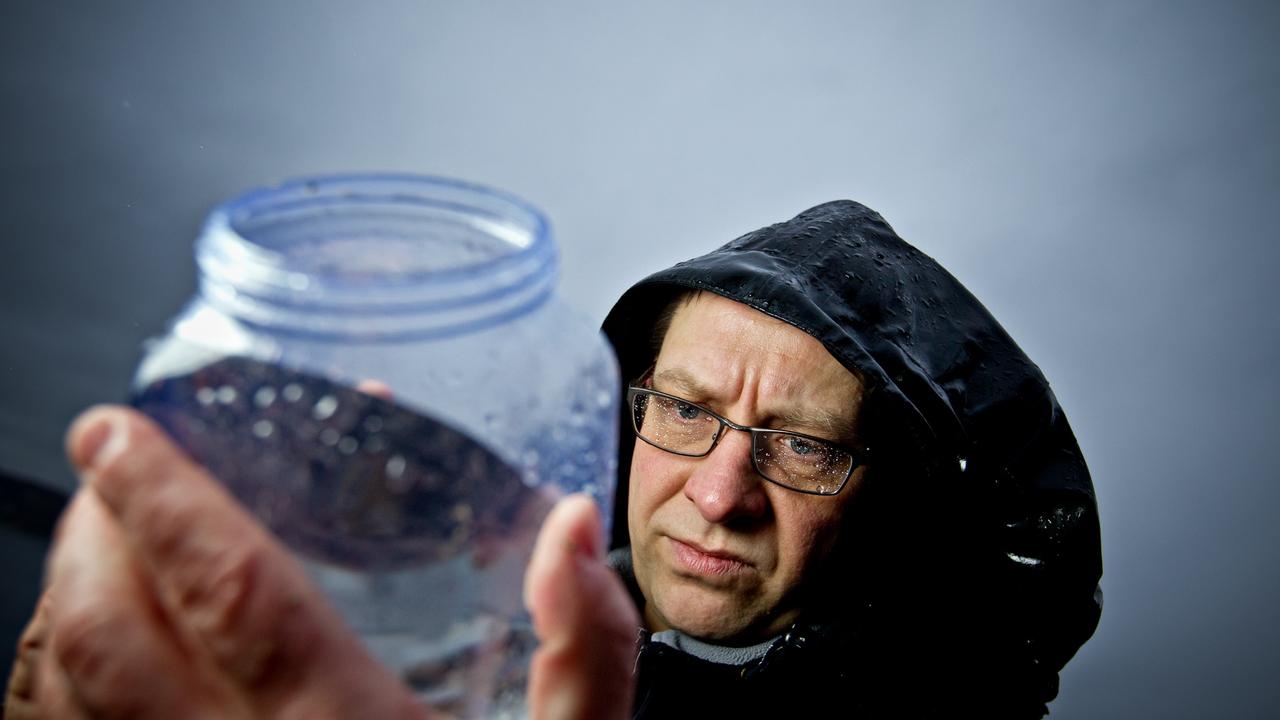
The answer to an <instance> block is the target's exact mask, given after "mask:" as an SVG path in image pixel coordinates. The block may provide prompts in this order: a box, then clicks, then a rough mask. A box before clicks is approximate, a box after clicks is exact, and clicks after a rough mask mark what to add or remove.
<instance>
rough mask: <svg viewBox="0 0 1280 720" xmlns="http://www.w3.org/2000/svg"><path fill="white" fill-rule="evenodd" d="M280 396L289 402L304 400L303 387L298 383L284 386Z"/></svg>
mask: <svg viewBox="0 0 1280 720" xmlns="http://www.w3.org/2000/svg"><path fill="white" fill-rule="evenodd" d="M280 394H281V395H282V396H283V397H284V399H285V400H287V401H289V402H298V401H299V400H301V399H302V386H301V385H299V384H298V383H289V384H288V385H285V386H284V389H283V390H281V391H280Z"/></svg>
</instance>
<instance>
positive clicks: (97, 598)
mask: <svg viewBox="0 0 1280 720" xmlns="http://www.w3.org/2000/svg"><path fill="white" fill-rule="evenodd" d="M49 578H50V582H51V583H52V585H54V586H56V587H57V592H56V594H54V595H52V596H51V600H50V602H49V603H48V607H47V610H46V613H47V615H46V622H48V623H49V629H48V631H47V637H48V641H47V644H48V647H47V650H45V651H44V652H43V653H42V656H43V657H42V662H41V669H40V679H41V692H40V695H39V705H40V707H41V708H42V709H43V710H45V711H47V712H49V713H50V716H51V717H61V716H64V715H67V714H68V713H70V714H72V715H81V714H83V715H85V716H88V717H130V718H171V717H177V716H179V715H182V716H184V717H200V716H202V715H208V714H209V711H208V705H207V704H206V702H205V701H206V700H207V699H208V698H207V694H208V692H211V691H213V690H214V686H212V685H209V684H202V683H201V682H200V681H199V680H198V679H197V673H198V668H196V667H191V666H189V665H187V664H186V663H185V662H184V657H183V653H182V652H181V651H180V649H179V647H178V646H177V644H176V643H175V642H174V638H173V637H172V636H171V635H170V633H169V632H168V630H167V629H166V627H165V621H164V618H163V616H162V615H161V614H160V613H159V612H158V608H156V607H155V606H154V605H153V604H152V603H151V602H150V600H149V592H148V590H147V589H146V588H145V586H144V585H143V584H142V583H141V582H140V580H139V577H138V571H137V568H136V567H134V565H133V562H132V560H131V558H130V556H129V551H128V548H127V546H126V544H125V541H124V538H123V536H122V535H121V534H120V528H119V527H118V526H117V525H116V523H115V521H114V520H113V519H112V518H111V517H110V515H109V513H108V512H107V511H106V508H105V507H104V506H103V505H102V502H101V501H100V500H99V499H98V498H97V496H96V495H95V494H94V493H93V491H91V490H81V491H80V492H78V493H77V494H76V496H75V498H74V499H73V501H72V503H71V505H70V507H69V508H68V510H67V513H66V516H65V517H64V519H63V521H62V523H61V525H60V529H59V540H58V543H57V545H56V546H55V548H54V551H53V553H52V556H51V559H50V563H49ZM160 677H163V678H165V682H163V683H157V682H155V679H156V678H160Z"/></svg>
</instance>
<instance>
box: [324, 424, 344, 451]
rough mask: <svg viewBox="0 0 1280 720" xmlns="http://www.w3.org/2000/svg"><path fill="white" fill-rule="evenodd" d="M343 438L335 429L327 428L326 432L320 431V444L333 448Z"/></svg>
mask: <svg viewBox="0 0 1280 720" xmlns="http://www.w3.org/2000/svg"><path fill="white" fill-rule="evenodd" d="M341 437H342V433H340V432H338V431H337V430H334V429H333V428H325V429H324V430H321V431H320V442H322V443H324V444H325V445H328V446H329V447H333V446H334V445H337V444H338V439H339V438H341Z"/></svg>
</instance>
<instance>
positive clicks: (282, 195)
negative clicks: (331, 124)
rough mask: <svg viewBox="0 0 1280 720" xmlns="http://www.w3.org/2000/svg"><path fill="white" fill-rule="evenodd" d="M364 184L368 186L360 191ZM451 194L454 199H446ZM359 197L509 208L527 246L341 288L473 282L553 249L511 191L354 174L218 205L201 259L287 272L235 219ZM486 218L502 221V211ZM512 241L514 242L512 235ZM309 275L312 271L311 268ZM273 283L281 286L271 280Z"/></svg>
mask: <svg viewBox="0 0 1280 720" xmlns="http://www.w3.org/2000/svg"><path fill="white" fill-rule="evenodd" d="M360 186H366V187H365V188H363V189H361V187H360ZM396 186H400V187H398V188H397V187H396ZM338 190H340V191H341V193H340V194H327V193H333V192H334V191H338ZM433 191H434V192H433ZM450 195H452V196H454V198H453V199H449V197H450ZM355 198H366V199H371V198H378V199H381V200H383V201H390V202H396V203H403V204H405V205H406V206H408V205H414V204H423V203H429V204H431V205H435V206H439V207H452V208H453V209H456V210H460V211H469V212H476V211H479V210H480V209H481V208H480V206H479V204H480V203H483V202H486V201H487V202H490V203H493V204H494V205H495V206H496V207H498V208H501V209H504V210H508V211H511V212H509V213H507V214H506V215H504V216H503V218H504V219H513V218H516V217H517V216H518V215H522V216H523V218H520V219H524V220H527V221H528V222H527V223H522V224H523V225H526V226H527V227H528V232H527V235H528V242H527V243H514V242H513V243H512V247H511V249H510V251H509V252H504V253H503V254H501V255H498V256H496V257H492V258H486V259H482V260H478V261H475V262H469V263H465V264H460V265H456V266H452V267H437V268H430V269H411V270H397V272H395V273H394V274H377V275H369V276H364V277H354V278H353V277H344V278H342V284H344V285H362V284H364V285H368V284H378V285H385V284H387V283H392V284H398V285H399V284H403V285H411V284H415V283H420V282H424V281H432V282H441V281H444V282H447V281H449V280H452V279H469V278H472V277H475V276H476V275H483V274H486V273H490V272H494V271H496V270H499V269H501V268H503V267H505V266H508V265H518V264H520V263H523V262H527V261H528V260H529V259H530V258H531V257H539V256H543V255H547V254H553V253H554V252H555V248H554V246H553V244H552V242H553V241H552V238H551V224H550V222H549V221H548V220H547V217H546V216H545V215H544V214H543V213H542V211H541V210H539V209H538V208H537V207H536V206H534V205H532V204H531V203H529V202H527V201H526V200H524V199H523V198H521V197H519V196H517V195H514V194H512V193H509V192H506V191H504V190H499V189H497V188H493V187H490V186H487V185H482V184H479V183H474V182H470V181H466V180H459V179H455V178H448V177H443V176H438V175H427V174H416V173H403V172H353V173H334V174H325V175H315V176H305V177H298V178H292V179H289V180H284V181H282V182H279V183H275V184H272V185H267V186H264V187H258V188H254V189H252V190H249V191H246V192H244V193H241V194H240V195H237V196H235V197H233V198H231V199H230V200H227V201H225V202H223V203H221V204H220V205H218V206H216V207H215V208H214V209H213V210H212V211H211V212H210V213H209V216H208V219H207V221H206V223H205V228H204V230H203V231H202V232H201V234H200V238H199V240H198V241H197V249H196V253H197V257H199V256H201V255H203V254H206V253H211V254H218V255H222V254H226V253H228V252H234V254H235V255H236V256H238V257H237V259H238V260H241V261H244V260H248V261H250V262H253V263H255V264H258V263H260V264H262V265H263V268H262V269H263V270H267V269H268V268H270V269H276V270H282V269H283V268H281V267H280V265H282V262H281V260H280V258H279V256H278V253H277V252H276V251H274V250H273V249H271V248H268V247H266V246H264V245H262V244H261V243H259V242H255V241H254V240H252V239H250V238H247V237H245V236H244V235H243V234H242V233H241V232H240V230H239V229H238V228H237V222H238V221H239V220H240V219H241V218H238V217H237V215H239V214H243V213H245V212H253V213H254V214H259V213H265V212H270V211H274V210H279V209H282V208H285V207H288V206H291V205H293V204H295V203H297V204H299V205H301V204H304V203H316V204H320V203H323V202H325V201H326V200H327V201H329V202H338V201H345V202H349V201H350V200H352V199H355ZM462 199H469V200H471V201H473V202H474V203H476V204H464V203H463V202H461V201H460V200H462ZM488 214H490V215H493V216H494V217H498V215H497V213H492V212H491V213H488ZM507 239H508V240H510V237H508V238H507ZM228 245H236V246H238V247H235V248H234V249H233V248H230V247H227V246H228ZM296 274H297V273H293V274H292V275H291V276H289V277H283V278H280V280H281V281H282V282H283V284H284V286H285V287H289V288H291V289H295V290H296V289H298V285H299V279H298V278H297V277H296ZM310 274H315V273H314V270H313V271H312V272H311V273H310ZM259 279H263V280H265V279H266V278H259ZM326 280H327V281H328V282H333V280H334V278H333V277H332V276H328V277H326ZM268 283H269V284H276V283H272V282H270V281H268Z"/></svg>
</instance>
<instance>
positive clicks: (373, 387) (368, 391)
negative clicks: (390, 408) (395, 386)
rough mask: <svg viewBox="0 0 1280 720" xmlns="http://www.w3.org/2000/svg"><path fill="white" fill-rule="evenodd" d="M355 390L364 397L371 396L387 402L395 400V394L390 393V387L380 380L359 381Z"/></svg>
mask: <svg viewBox="0 0 1280 720" xmlns="http://www.w3.org/2000/svg"><path fill="white" fill-rule="evenodd" d="M356 390H359V391H360V392H362V393H364V394H365V395H372V396H374V397H376V398H382V399H383V400H387V401H392V400H394V399H395V394H394V393H392V392H391V386H390V385H388V384H386V383H384V382H382V381H381V380H367V379H366V380H361V381H360V382H358V383H356Z"/></svg>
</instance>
